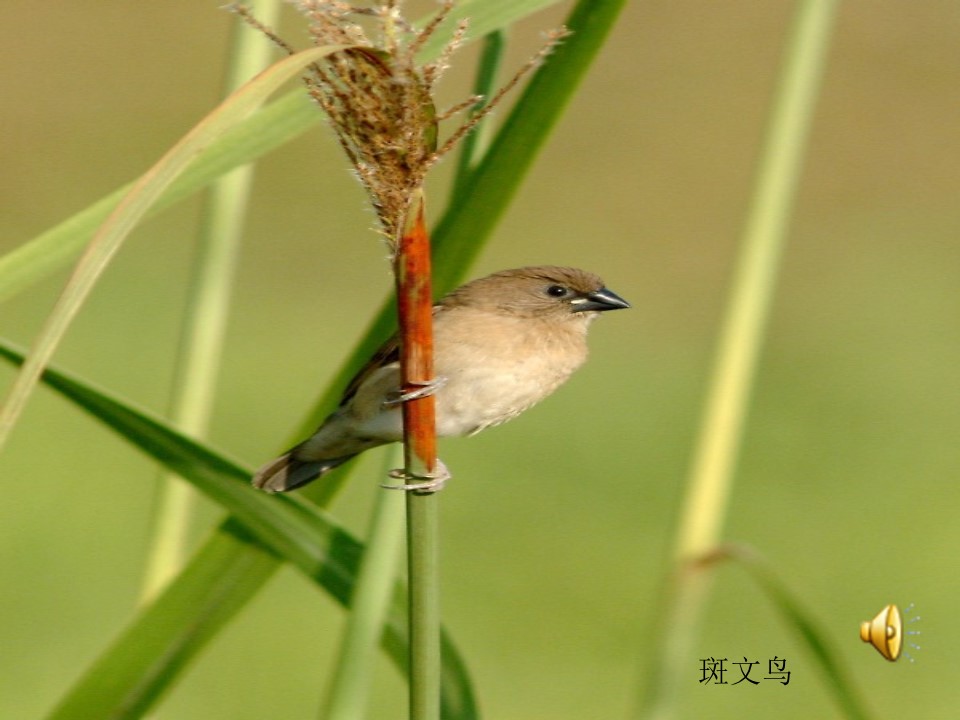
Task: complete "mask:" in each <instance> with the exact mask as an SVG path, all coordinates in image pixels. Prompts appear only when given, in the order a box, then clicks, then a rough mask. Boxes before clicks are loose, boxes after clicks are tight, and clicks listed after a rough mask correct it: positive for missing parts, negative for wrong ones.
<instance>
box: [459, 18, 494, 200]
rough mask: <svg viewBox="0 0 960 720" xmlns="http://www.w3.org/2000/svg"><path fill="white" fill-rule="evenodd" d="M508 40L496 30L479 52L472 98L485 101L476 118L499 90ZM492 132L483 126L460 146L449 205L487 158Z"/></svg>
mask: <svg viewBox="0 0 960 720" xmlns="http://www.w3.org/2000/svg"><path fill="white" fill-rule="evenodd" d="M506 38H507V34H506V32H504V31H503V30H497V31H496V32H492V33H490V34H489V35H486V36H484V38H483V49H482V50H481V51H480V62H479V64H478V65H477V76H476V79H475V80H474V84H473V94H474V95H479V96H480V97H481V98H482V99H481V100H480V102H478V103H477V104H476V105H474V106H473V108H472V109H471V111H470V114H471V116H473V115H476V114H477V113H478V112H480V110H482V109H483V106H484V105H486V104H487V102H488V100H489V98H490V96H491V95H492V94H493V92H494V91H495V89H496V84H497V73H498V71H499V69H500V63H501V61H502V60H503V52H504V50H505V49H506V44H507V40H506ZM488 119H489V118H488ZM492 130H493V124H492V123H490V122H482V123H480V125H479V126H478V127H475V128H474V129H473V131H471V132H470V133H468V134H467V136H466V137H465V138H464V139H463V142H462V143H461V145H460V155H459V157H458V159H457V172H456V175H455V177H454V179H453V189H452V190H451V192H450V198H451V202H450V203H448V205H449V204H452V202H453V201H454V200H455V199H456V198H457V197H459V196H461V195H462V194H463V190H464V186H465V183H466V182H467V180H468V179H469V177H470V173H471V172H473V169H474V168H475V167H476V165H477V162H478V161H479V160H480V159H481V158H482V157H483V156H484V155H485V154H486V151H487V147H488V145H489V144H490V143H489V138H490V135H491V133H492Z"/></svg>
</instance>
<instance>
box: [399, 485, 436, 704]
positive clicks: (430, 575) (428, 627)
mask: <svg viewBox="0 0 960 720" xmlns="http://www.w3.org/2000/svg"><path fill="white" fill-rule="evenodd" d="M406 495H407V568H408V572H409V575H410V580H409V582H410V589H409V603H410V606H409V610H410V718H411V720H438V718H439V717H440V582H439V571H438V561H437V558H438V544H439V541H438V537H439V529H438V523H437V501H438V499H439V498H438V493H430V494H422V495H421V494H419V493H415V492H408V493H406Z"/></svg>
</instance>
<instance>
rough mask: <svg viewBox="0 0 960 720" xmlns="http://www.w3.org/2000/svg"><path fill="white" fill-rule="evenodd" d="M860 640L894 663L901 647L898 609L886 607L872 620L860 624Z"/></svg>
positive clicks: (901, 627) (901, 629) (901, 634)
mask: <svg viewBox="0 0 960 720" xmlns="http://www.w3.org/2000/svg"><path fill="white" fill-rule="evenodd" d="M860 639H861V640H863V641H864V642H865V643H870V644H871V645H873V646H874V647H875V648H876V649H877V652H879V653H880V654H881V655H883V656H884V657H885V658H886V659H887V660H889V661H890V662H893V661H895V660H896V659H897V658H898V657H900V650H901V648H902V646H903V621H902V620H901V618H900V608H898V607H897V606H896V605H887V606H886V607H885V608H884V609H883V610H881V611H880V612H879V613H877V616H876V617H875V618H874V619H873V620H870V621H867V622H862V623H860Z"/></svg>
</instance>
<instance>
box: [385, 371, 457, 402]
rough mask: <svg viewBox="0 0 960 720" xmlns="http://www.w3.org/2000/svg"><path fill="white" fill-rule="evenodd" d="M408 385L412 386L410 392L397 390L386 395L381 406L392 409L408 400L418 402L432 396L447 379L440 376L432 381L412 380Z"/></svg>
mask: <svg viewBox="0 0 960 720" xmlns="http://www.w3.org/2000/svg"><path fill="white" fill-rule="evenodd" d="M409 384H410V385H412V386H413V388H412V389H410V390H397V391H395V392H392V393H388V394H387V399H386V400H384V401H383V406H384V407H385V408H393V407H396V406H397V405H402V404H403V403H405V402H409V401H410V400H419V399H420V398H425V397H427V396H429V395H433V394H434V393H435V392H436V391H437V390H439V389H440V388H442V387H443V386H444V385H446V384H447V379H446V378H445V377H443V376H442V375H441V376H438V377H435V378H434V379H433V380H423V381H419V382H418V381H415V380H414V381H411V382H410V383H409Z"/></svg>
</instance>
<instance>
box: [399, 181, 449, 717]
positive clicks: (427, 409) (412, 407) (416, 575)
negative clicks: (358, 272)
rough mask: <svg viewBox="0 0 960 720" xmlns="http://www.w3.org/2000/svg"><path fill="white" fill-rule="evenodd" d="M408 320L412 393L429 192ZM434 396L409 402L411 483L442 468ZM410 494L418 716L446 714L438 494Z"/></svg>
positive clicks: (407, 263) (409, 225)
mask: <svg viewBox="0 0 960 720" xmlns="http://www.w3.org/2000/svg"><path fill="white" fill-rule="evenodd" d="M395 274H396V284H397V315H398V319H399V325H400V376H401V383H402V386H403V390H404V392H407V391H409V390H413V389H416V388H418V387H422V386H423V385H424V384H426V383H429V382H432V381H433V380H434V376H433V294H432V290H431V282H430V280H431V273H430V237H429V235H428V234H427V227H426V218H425V213H424V203H423V196H422V194H421V193H419V192H418V193H417V194H416V196H415V197H414V199H413V201H412V203H411V206H410V211H409V214H408V217H407V222H406V225H405V227H404V230H403V234H402V237H401V238H400V242H399V245H398V247H397V256H396V260H395ZM434 410H435V403H434V398H433V395H427V396H426V397H421V398H417V399H415V400H409V401H407V402H405V403H403V442H404V461H405V468H406V474H407V477H408V480H407V482H418V481H419V480H418V478H423V479H424V481H426V479H428V478H429V477H430V476H431V475H432V474H434V473H435V472H436V469H437V433H436V424H435V415H434ZM406 496H407V569H408V576H409V587H410V718H411V719H412V720H438V719H439V717H440V602H439V581H438V578H437V543H438V539H437V499H438V498H437V493H435V492H425V493H419V492H416V491H411V492H407V493H406Z"/></svg>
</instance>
